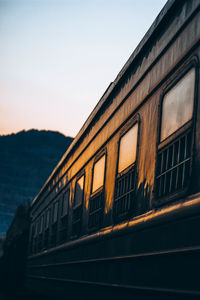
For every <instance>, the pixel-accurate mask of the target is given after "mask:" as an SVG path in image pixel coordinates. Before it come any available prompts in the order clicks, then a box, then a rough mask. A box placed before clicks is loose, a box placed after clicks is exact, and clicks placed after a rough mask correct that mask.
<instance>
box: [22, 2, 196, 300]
mask: <svg viewBox="0 0 200 300" xmlns="http://www.w3.org/2000/svg"><path fill="white" fill-rule="evenodd" d="M199 57H200V1H199V0H186V1H185V0H182V1H177V0H175V1H174V0H172V1H168V2H167V4H166V5H165V6H164V8H163V9H162V11H161V12H160V14H159V15H158V17H157V18H156V20H155V22H154V23H153V24H152V26H151V27H150V29H149V31H148V32H147V34H146V35H145V36H144V38H143V40H142V41H141V43H140V44H139V45H138V47H137V48H136V50H135V51H134V52H133V54H132V55H131V57H130V58H129V60H128V61H127V63H126V64H125V66H124V67H123V68H122V70H121V71H120V73H119V74H118V76H117V77H116V79H115V80H114V82H112V83H111V84H110V85H109V87H108V89H107V90H106V91H105V93H104V95H103V96H102V98H101V99H100V101H99V102H98V104H97V106H96V107H95V108H94V110H93V112H92V113H91V115H90V116H89V118H88V119H87V121H86V122H85V124H84V125H83V127H82V128H81V130H80V132H79V133H78V135H77V136H76V138H75V139H74V141H73V143H72V144H71V146H70V147H69V149H68V150H67V152H66V153H65V155H64V156H63V158H62V159H61V161H60V162H59V164H58V165H57V167H56V168H55V169H54V171H53V173H52V174H51V176H50V177H49V178H48V180H47V181H46V183H45V185H44V186H43V188H42V189H41V191H40V192H39V194H38V195H37V196H36V198H35V199H34V200H33V203H32V206H31V229H30V239H29V254H28V262H27V272H26V285H27V286H29V287H31V288H34V289H35V290H38V291H41V292H44V293H45V292H48V293H49V294H52V295H57V294H60V295H61V294H62V295H66V294H67V293H69V291H71V292H73V293H74V294H73V297H75V298H76V296H77V297H78V294H79V293H85V294H84V295H85V297H86V296H87V298H90V297H91V298H93V297H94V294H95V297H96V298H97V297H98V296H99V297H102V296H104V297H105V296H109V297H110V296H111V295H118V296H119V295H121V296H125V295H127V296H128V295H129V296H134V297H135V299H147V297H149V298H150V297H152V299H160V298H161V299H165V298H166V299H168V298H169V297H174V299H179V298H180V299H183V298H184V297H186V298H188V299H191V297H194V296H197V297H198V296H199V295H200V284H199V278H198V273H199V267H200V238H199V232H198V231H199V226H200V172H199V170H200V139H199V132H200V118H199V116H200V112H199V110H200V107H199ZM142 297H143V298H142Z"/></svg>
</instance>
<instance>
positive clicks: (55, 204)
mask: <svg viewBox="0 0 200 300" xmlns="http://www.w3.org/2000/svg"><path fill="white" fill-rule="evenodd" d="M57 219H58V201H57V202H55V203H54V209H53V223H55V222H57Z"/></svg>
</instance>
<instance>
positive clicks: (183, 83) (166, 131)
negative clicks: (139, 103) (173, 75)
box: [160, 68, 195, 141]
mask: <svg viewBox="0 0 200 300" xmlns="http://www.w3.org/2000/svg"><path fill="white" fill-rule="evenodd" d="M194 83H195V69H194V68H193V69H191V70H190V71H189V72H188V73H187V74H186V75H185V76H184V77H183V78H182V79H181V80H179V82H178V83H177V84H176V85H175V86H174V87H173V88H172V89H171V90H170V91H169V92H168V93H167V94H166V95H165V96H164V99H163V104H162V124H161V137H160V139H161V141H163V140H164V139H166V138H167V137H168V136H169V135H171V134H172V133H173V132H175V131H176V130H177V129H179V128H180V127H181V126H183V125H184V124H185V123H186V122H188V121H189V120H191V119H192V114H193V106H194Z"/></svg>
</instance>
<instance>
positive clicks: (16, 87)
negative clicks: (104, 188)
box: [0, 0, 166, 136]
mask: <svg viewBox="0 0 200 300" xmlns="http://www.w3.org/2000/svg"><path fill="white" fill-rule="evenodd" d="M165 3H166V0H0V91H1V92H0V134H1V135H2V134H9V133H12V132H18V131H20V130H22V129H26V130H28V129H31V128H37V129H50V130H58V131H60V132H62V133H64V134H65V135H69V136H75V135H76V134H77V133H78V131H79V130H80V128H81V126H82V125H83V123H84V122H85V121H86V119H87V117H88V116H89V114H90V113H91V111H92V110H93V108H94V107H95V105H96V104H97V102H98V101H99V99H100V98H101V96H102V94H103V93H104V91H105V89H106V88H107V87H108V85H109V84H110V82H111V81H113V80H114V79H115V78H116V76H117V74H118V73H119V71H120V70H121V68H122V67H123V65H124V64H125V63H126V61H127V60H128V58H129V56H130V55H131V54H132V52H133V50H134V49H135V48H136V46H137V45H138V43H139V42H140V40H141V39H142V37H143V36H144V34H145V33H146V31H147V30H148V28H149V27H150V25H151V24H152V22H153V21H154V19H155V18H156V16H157V15H158V13H159V12H160V10H161V9H162V7H163V6H164V4H165Z"/></svg>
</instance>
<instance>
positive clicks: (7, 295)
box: [0, 288, 53, 300]
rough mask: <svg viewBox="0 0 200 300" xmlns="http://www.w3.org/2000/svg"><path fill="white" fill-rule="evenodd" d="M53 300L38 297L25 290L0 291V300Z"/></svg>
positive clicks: (2, 289) (51, 299) (41, 296)
mask: <svg viewBox="0 0 200 300" xmlns="http://www.w3.org/2000/svg"><path fill="white" fill-rule="evenodd" d="M18 299H19V300H53V298H47V297H44V296H43V295H38V294H35V293H33V292H32V291H29V290H26V289H19V290H5V289H4V288H1V289H0V300H18Z"/></svg>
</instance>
